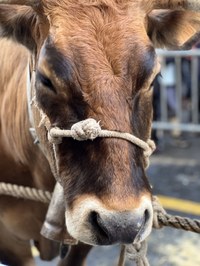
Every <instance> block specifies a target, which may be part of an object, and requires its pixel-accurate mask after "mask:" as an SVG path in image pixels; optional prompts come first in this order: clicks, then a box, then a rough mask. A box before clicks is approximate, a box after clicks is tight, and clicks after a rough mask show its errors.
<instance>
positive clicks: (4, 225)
mask: <svg viewBox="0 0 200 266" xmlns="http://www.w3.org/2000/svg"><path fill="white" fill-rule="evenodd" d="M146 4H147V3H146ZM142 7H143V5H142V4H141V2H140V1H131V0H126V1H124V0H123V1H122V0H91V1H89V0H78V1H77V0H76V1H74V0H66V1H62V2H61V1H52V0H49V1H44V7H43V9H40V10H39V11H38V10H37V12H39V13H37V12H36V11H33V10H32V9H31V8H30V7H18V6H12V7H11V6H4V5H2V6H0V29H1V32H0V34H1V36H2V37H7V38H12V39H13V40H14V41H17V42H18V43H21V44H22V45H24V46H26V47H27V48H28V49H29V51H28V50H26V48H24V47H22V46H20V45H18V44H16V43H14V42H13V41H8V40H7V39H2V40H1V41H0V47H1V49H0V61H1V69H0V70H1V71H0V171H1V175H0V181H3V182H9V183H14V184H20V185H24V186H30V187H36V188H41V189H45V190H52V189H53V186H54V184H55V181H54V178H53V176H52V174H51V171H50V167H49V163H48V162H47V160H49V162H51V159H52V158H51V155H50V153H49V144H48V145H47V139H46V131H45V128H44V127H42V128H37V125H38V123H39V120H40V117H39V116H38V111H37V110H34V119H35V123H36V130H37V133H38V135H39V137H40V142H41V147H42V149H43V151H44V153H45V154H46V158H45V157H44V155H43V154H42V152H41V150H40V149H39V147H38V146H36V145H34V144H33V140H32V138H31V136H30V133H29V127H30V121H29V117H28V112H27V99H26V98H27V97H26V68H27V64H28V59H29V58H30V55H31V53H32V54H33V55H36V61H37V66H36V67H37V71H38V72H37V81H36V96H37V100H38V102H39V105H40V108H42V109H43V111H44V112H45V113H46V114H47V115H48V117H49V118H50V120H51V123H52V125H58V126H60V127H63V128H69V127H70V126H71V125H72V124H73V123H75V122H78V121H79V120H82V119H85V118H88V117H93V118H95V119H97V120H101V124H102V126H103V128H106V129H109V130H118V131H123V132H129V133H133V134H135V135H136V136H138V137H140V138H141V139H143V140H147V139H148V138H149V135H150V126H151V114H152V106H151V94H152V91H151V89H150V85H151V82H152V81H153V79H154V77H155V75H156V74H157V72H158V68H157V63H156V57H155V52H154V48H153V44H154V45H157V46H161V47H162V46H163V45H167V46H168V47H175V46H177V47H181V46H183V45H184V44H185V43H187V41H188V40H190V39H191V37H192V36H193V35H195V34H197V33H198V29H199V15H198V14H196V13H192V12H184V11H175V12H169V11H168V12H167V13H166V12H165V13H162V14H161V13H160V11H159V13H157V12H155V13H151V14H146V13H145V12H146V9H144V8H142ZM191 15H192V16H191ZM158 17H159V20H158ZM191 17H192V19H191ZM170 18H173V21H172V22H170ZM174 21H175V22H176V23H173V22H174ZM166 22H167V23H168V25H167V27H166V28H167V29H166V28H165V26H164V25H165V24H166ZM183 23H184V24H183ZM30 25H31V26H30ZM182 25H188V26H189V29H190V30H189V31H187V32H186V31H184V27H183V26H182ZM168 30H169V31H168ZM179 30H181V31H179ZM41 75H45V76H46V77H47V78H48V79H50V83H49V80H48V81H47V85H48V86H44V82H42V81H41ZM57 154H58V155H59V178H60V181H61V184H62V185H63V187H64V191H65V200H66V202H67V204H68V208H69V210H70V211H71V213H72V214H73V211H74V209H76V206H79V205H80V204H81V202H84V201H85V200H86V199H88V198H89V199H91V200H92V199H94V201H95V200H97V199H98V200H99V201H100V202H101V204H102V206H104V208H106V210H110V211H120V212H122V211H123V210H126V211H127V210H132V209H133V207H134V208H137V207H139V206H140V203H141V200H142V198H143V196H146V197H147V198H148V199H149V198H150V188H149V184H148V182H147V180H146V176H145V172H144V162H143V156H142V151H141V150H140V148H138V147H135V146H133V145H132V144H129V143H127V142H126V141H122V140H116V139H109V140H107V139H97V140H95V141H93V142H82V143H78V142H75V141H73V140H63V143H62V144H61V145H59V147H58V148H57ZM86 165H89V167H87V168H86ZM69 177H70V178H69ZM46 210H47V206H45V205H43V204H40V203H34V202H30V201H24V200H19V199H13V198H11V197H3V196H1V197H0V225H1V226H0V228H1V229H0V235H1V240H0V260H2V261H5V262H7V263H8V264H9V265H14V266H18V265H20V266H28V265H34V262H33V260H32V256H31V253H30V245H29V239H34V240H35V241H36V242H38V243H39V245H40V248H41V249H42V243H43V240H42V239H41V237H40V234H39V231H40V228H41V225H42V223H43V221H44V217H45V213H46ZM47 246H48V247H49V248H50V249H51V248H52V250H54V247H53V246H52V245H51V244H50V243H47V244H46V247H47ZM80 248H81V250H82V252H81V251H80V249H79V247H77V248H76V247H74V248H72V250H71V253H70V255H69V257H68V258H66V259H65V260H64V261H63V262H61V264H62V265H77V266H78V265H82V264H83V263H84V258H85V256H86V255H87V253H88V251H89V248H88V246H84V248H83V247H82V246H80ZM79 251H80V257H77V256H76V253H77V252H79ZM52 255H53V252H52ZM12 259H13V261H14V262H13V261H12Z"/></svg>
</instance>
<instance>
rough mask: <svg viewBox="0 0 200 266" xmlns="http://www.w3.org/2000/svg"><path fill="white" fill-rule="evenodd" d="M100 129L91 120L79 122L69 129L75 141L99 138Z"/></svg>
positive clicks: (93, 120) (94, 121)
mask: <svg viewBox="0 0 200 266" xmlns="http://www.w3.org/2000/svg"><path fill="white" fill-rule="evenodd" d="M100 132H101V127H100V125H99V122H97V121H96V120H95V119H93V118H88V119H86V120H83V121H80V122H78V123H76V124H74V125H73V126H72V127H71V134H72V138H73V139H75V140H79V141H83V140H88V139H90V140H94V139H95V138H97V137H98V136H99V134H100Z"/></svg>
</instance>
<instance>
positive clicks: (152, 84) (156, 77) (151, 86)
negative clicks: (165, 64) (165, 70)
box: [150, 73, 162, 89]
mask: <svg viewBox="0 0 200 266" xmlns="http://www.w3.org/2000/svg"><path fill="white" fill-rule="evenodd" d="M159 77H161V78H162V75H161V73H158V74H157V75H156V76H155V78H154V80H153V82H152V83H151V85H150V89H151V88H153V87H154V85H155V82H156V81H157V79H158V78H159Z"/></svg>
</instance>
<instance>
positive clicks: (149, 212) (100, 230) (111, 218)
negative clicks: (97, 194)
mask: <svg viewBox="0 0 200 266" xmlns="http://www.w3.org/2000/svg"><path fill="white" fill-rule="evenodd" d="M152 221H153V209H152V204H151V199H150V198H147V197H145V196H144V197H142V199H141V202H140V204H139V206H138V207H137V208H133V209H131V210H120V211H119V210H111V209H108V208H105V206H104V205H103V204H101V202H100V201H99V200H98V199H96V198H91V199H89V198H87V199H85V200H82V201H80V202H79V203H77V204H76V207H75V208H73V210H71V211H70V210H67V211H66V225H67V229H68V231H69V233H70V234H71V235H72V236H73V237H74V238H75V239H77V240H80V241H81V242H85V243H87V244H90V245H112V244H115V243H120V244H130V243H138V242H141V241H143V240H144V239H145V238H146V237H147V236H148V235H149V234H150V232H151V229H152Z"/></svg>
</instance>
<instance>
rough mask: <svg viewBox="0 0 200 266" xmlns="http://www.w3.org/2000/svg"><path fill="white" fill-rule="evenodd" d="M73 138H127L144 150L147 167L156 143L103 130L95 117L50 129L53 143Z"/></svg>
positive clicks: (126, 134)
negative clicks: (65, 126)
mask: <svg viewBox="0 0 200 266" xmlns="http://www.w3.org/2000/svg"><path fill="white" fill-rule="evenodd" d="M64 137H65V138H70V137H71V138H73V139H75V140H78V141H84V140H94V139H95V138H97V137H101V138H120V139H124V140H127V141H129V142H131V143H133V144H135V145H137V146H139V147H140V148H141V149H143V150H144V158H145V164H146V167H148V166H149V157H150V155H151V154H152V153H153V151H154V150H155V144H154V142H153V141H152V140H150V139H149V140H148V141H147V142H145V141H143V140H141V139H139V138H137V137H136V136H134V135H132V134H129V133H123V132H117V131H110V130H103V129H101V126H100V124H99V122H97V121H96V120H95V119H93V118H88V119H86V120H83V121H80V122H78V123H76V124H74V125H73V126H72V127H71V130H66V129H60V128H58V127H53V128H51V129H49V131H48V139H49V141H50V142H51V143H52V144H56V145H58V144H60V143H62V138H64Z"/></svg>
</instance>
